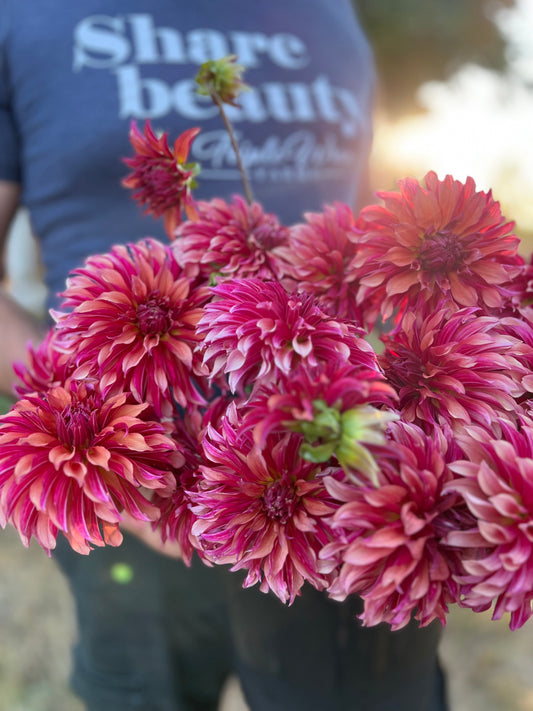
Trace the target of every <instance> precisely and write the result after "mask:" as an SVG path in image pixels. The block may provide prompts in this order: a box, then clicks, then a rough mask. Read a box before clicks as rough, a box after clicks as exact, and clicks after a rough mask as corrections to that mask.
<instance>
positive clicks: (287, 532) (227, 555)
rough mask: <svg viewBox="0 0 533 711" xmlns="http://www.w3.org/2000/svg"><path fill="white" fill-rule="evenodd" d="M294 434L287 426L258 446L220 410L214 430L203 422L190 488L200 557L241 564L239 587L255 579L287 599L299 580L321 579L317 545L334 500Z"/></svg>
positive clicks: (322, 582)
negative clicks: (196, 478)
mask: <svg viewBox="0 0 533 711" xmlns="http://www.w3.org/2000/svg"><path fill="white" fill-rule="evenodd" d="M299 442H300V438H299V436H298V435H294V434H292V435H290V434H289V435H284V436H282V437H273V438H270V440H269V443H268V446H267V447H265V448H264V449H259V448H258V447H256V446H254V443H253V439H252V436H251V433H250V432H249V431H248V432H242V430H241V431H239V430H235V429H234V428H233V426H232V425H231V424H230V422H229V420H228V418H225V419H223V420H222V423H221V424H220V426H219V430H215V429H214V428H213V427H208V429H207V433H206V437H205V439H204V457H205V464H204V465H202V466H201V467H200V470H201V473H202V477H203V478H202V480H201V481H200V482H199V483H198V488H197V492H196V493H193V494H192V498H193V501H194V502H195V504H194V506H193V513H194V514H195V516H197V518H198V521H197V522H196V523H195V524H194V526H193V529H192V530H193V533H194V534H195V535H196V536H197V537H198V539H199V541H200V544H201V545H202V548H203V551H204V553H205V555H206V557H207V558H208V559H211V560H213V561H214V562H216V563H221V564H224V563H226V564H230V565H231V566H232V570H234V571H235V570H241V569H245V570H247V571H248V575H247V577H246V579H245V582H244V586H245V587H250V586H251V585H254V584H256V583H260V589H261V590H262V591H263V592H267V591H268V590H272V591H273V592H274V593H275V594H276V595H277V596H278V597H279V598H280V600H282V601H283V602H287V601H289V602H293V601H294V598H295V597H296V596H297V595H298V594H299V592H300V589H301V587H302V585H303V584H304V582H305V581H308V582H309V583H311V584H312V585H313V586H315V587H316V588H318V589H322V588H324V587H326V585H327V584H328V581H329V579H330V576H329V573H330V571H331V566H330V565H329V563H327V562H322V561H320V560H319V559H318V551H319V550H320V549H321V548H322V547H323V546H324V545H325V544H326V543H327V542H328V541H329V540H330V529H329V526H328V524H327V523H326V517H327V516H328V515H331V514H332V513H333V511H334V505H333V501H332V499H331V497H330V496H329V494H328V493H327V492H326V490H325V488H324V485H323V481H322V477H321V476H320V475H321V474H322V473H323V467H321V466H320V465H317V464H314V463H312V462H306V461H304V460H303V459H301V458H300V457H299V456H298V454H297V452H298V448H299Z"/></svg>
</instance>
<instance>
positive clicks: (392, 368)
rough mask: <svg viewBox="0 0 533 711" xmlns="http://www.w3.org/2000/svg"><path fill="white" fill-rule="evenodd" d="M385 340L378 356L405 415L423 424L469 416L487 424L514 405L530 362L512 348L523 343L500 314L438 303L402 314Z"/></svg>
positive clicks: (457, 421) (466, 420) (518, 348)
mask: <svg viewBox="0 0 533 711" xmlns="http://www.w3.org/2000/svg"><path fill="white" fill-rule="evenodd" d="M383 340H384V342H385V345H386V349H385V351H384V353H383V354H381V355H380V356H379V358H378V360H379V362H380V364H381V366H382V368H383V370H384V372H385V376H386V378H387V380H388V382H389V383H390V384H391V385H392V386H393V387H394V389H395V390H396V392H397V393H398V397H399V410H400V411H401V414H402V417H403V418H405V419H406V420H407V421H409V422H415V423H416V424H419V425H420V426H421V427H422V428H424V429H426V430H431V428H432V426H433V425H434V424H441V425H444V424H446V423H448V424H449V425H451V426H452V427H453V426H454V425H460V426H462V425H463V424H465V423H470V422H477V423H479V424H481V425H483V426H484V427H486V428H488V429H490V428H491V425H492V423H493V422H494V420H495V419H496V418H497V417H498V416H505V413H508V416H509V417H512V416H514V413H515V412H517V411H518V410H519V407H518V405H517V402H516V399H517V398H519V397H520V396H521V395H523V394H524V392H525V385H524V384H523V383H522V380H523V378H524V377H525V376H526V375H527V374H528V368H527V366H526V365H525V364H524V363H523V362H521V360H519V359H518V357H517V356H518V355H519V354H521V353H522V352H523V351H524V349H525V348H527V346H526V345H525V344H524V343H522V342H521V341H520V340H519V339H518V338H517V337H514V336H512V335H509V334H508V333H506V332H505V330H504V329H503V328H502V327H501V323H500V320H499V319H497V318H495V317H492V316H481V315H480V314H479V310H478V309H460V310H459V311H456V312H450V311H449V310H447V308H445V305H441V306H440V308H437V310H436V312H435V313H434V314H432V315H431V316H427V317H425V316H424V314H415V313H412V312H409V313H407V314H405V316H404V318H403V321H402V330H400V331H396V332H395V333H394V334H393V335H391V336H388V337H385V338H383Z"/></svg>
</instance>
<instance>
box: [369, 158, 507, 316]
mask: <svg viewBox="0 0 533 711" xmlns="http://www.w3.org/2000/svg"><path fill="white" fill-rule="evenodd" d="M399 185H400V192H399V193H394V192H382V193H378V195H379V197H381V198H382V200H383V201H384V203H385V204H384V206H379V205H373V206H369V207H367V208H364V209H363V210H362V212H361V215H360V220H359V223H358V229H359V230H360V231H361V237H360V244H359V250H358V255H357V257H356V265H357V267H358V268H359V273H360V275H361V285H362V293H361V298H363V299H364V298H370V299H371V300H372V301H376V300H377V301H378V302H380V303H381V313H382V315H383V316H384V317H385V318H388V317H390V316H391V314H392V313H393V310H394V309H396V308H398V309H400V311H401V312H403V311H404V310H405V309H408V308H418V307H420V306H421V304H423V303H424V302H430V306H431V305H432V304H435V303H437V302H439V301H441V300H442V299H443V298H444V299H448V300H450V301H451V302H452V303H454V304H456V305H457V306H458V307H462V306H481V307H483V308H489V309H490V308H499V307H501V306H502V304H503V303H504V301H505V299H506V297H507V290H506V288H505V282H508V281H509V280H510V279H512V278H513V277H514V276H515V275H516V274H517V273H518V271H519V267H520V262H521V260H520V258H519V257H518V256H517V253H516V250H517V247H518V242H519V240H518V238H517V237H516V236H515V235H514V234H513V233H512V229H513V223H510V222H507V221H506V220H505V218H504V217H503V216H502V213H501V210H500V205H499V203H498V202H495V201H494V200H493V198H492V194H491V193H490V192H489V193H484V192H477V191H476V189H475V183H474V181H473V180H472V178H467V180H466V182H465V183H464V184H463V183H461V182H459V181H457V180H453V178H452V177H451V176H450V175H448V176H446V178H445V179H444V180H439V179H438V178H437V175H436V174H435V173H433V172H430V173H428V174H427V175H426V177H425V179H424V184H420V183H418V182H417V181H416V180H414V179H412V178H406V179H405V180H402V181H400V183H399Z"/></svg>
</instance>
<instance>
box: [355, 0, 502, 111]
mask: <svg viewBox="0 0 533 711" xmlns="http://www.w3.org/2000/svg"><path fill="white" fill-rule="evenodd" d="M352 2H353V5H354V7H355V9H356V11H357V12H358V15H359V17H360V20H361V24H362V26H363V27H364V29H365V31H366V34H367V36H368V38H369V40H370V43H371V45H372V47H373V49H374V54H375V58H376V64H377V68H378V74H379V77H380V80H381V84H382V88H383V100H384V103H385V105H386V108H387V109H388V110H389V111H390V112H391V113H393V114H399V113H403V112H405V111H410V110H412V109H413V108H415V107H416V98H415V94H416V90H417V88H418V87H419V86H420V84H422V83H423V82H425V81H428V80H431V79H436V80H444V79H446V78H447V77H449V76H450V74H452V73H453V72H454V71H455V70H456V69H458V68H459V67H460V66H461V65H462V64H465V63H467V62H475V63H477V64H481V65H482V66H486V67H489V68H493V69H501V68H503V67H504V66H505V52H504V49H505V47H504V42H503V40H502V37H501V35H500V33H499V31H498V28H497V27H496V25H495V24H494V22H493V20H492V17H493V16H494V12H495V11H496V10H497V9H498V8H501V7H512V6H514V5H515V2H514V0H424V1H421V0H352Z"/></svg>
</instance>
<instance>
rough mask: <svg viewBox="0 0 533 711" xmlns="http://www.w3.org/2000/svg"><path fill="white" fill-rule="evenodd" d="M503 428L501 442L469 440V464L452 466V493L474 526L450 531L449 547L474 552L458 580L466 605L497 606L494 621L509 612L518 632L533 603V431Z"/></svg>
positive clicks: (477, 607) (465, 444)
mask: <svg viewBox="0 0 533 711" xmlns="http://www.w3.org/2000/svg"><path fill="white" fill-rule="evenodd" d="M499 424H500V427H501V431H502V436H501V438H500V439H496V438H491V437H490V436H488V435H487V433H486V432H481V433H479V434H478V437H477V438H476V439H472V440H471V442H469V441H468V440H467V439H466V438H465V441H463V442H462V443H461V444H462V446H463V448H464V449H465V451H466V454H467V455H468V457H469V461H467V460H463V461H457V462H454V463H453V464H451V469H452V470H453V471H454V472H455V473H456V474H457V475H458V476H459V479H457V480H454V481H453V482H451V483H450V484H449V485H448V489H449V490H450V491H453V492H459V493H460V494H461V495H462V496H463V498H464V500H465V502H466V505H467V506H468V508H469V510H470V512H471V513H472V514H473V516H474V517H475V520H476V523H475V525H474V526H472V527H471V529H470V530H467V531H452V532H450V533H449V534H448V543H449V544H450V545H454V546H457V547H458V548H459V549H466V550H467V551H468V550H469V549H472V550H473V555H471V559H470V560H465V561H464V568H465V571H466V573H465V574H464V575H462V576H459V577H458V581H459V582H460V583H461V594H462V604H464V605H465V606H468V607H472V608H473V609H475V610H483V609H487V608H489V607H490V606H491V605H492V604H493V603H495V605H494V610H493V615H492V617H493V619H500V618H501V617H502V616H503V615H504V614H505V613H507V612H508V613H510V627H511V629H517V628H518V627H521V626H522V625H523V624H524V623H525V622H526V621H527V620H528V619H529V618H530V617H531V615H532V604H533V427H532V423H531V422H527V423H526V422H524V424H523V426H521V427H515V426H513V425H511V424H510V423H508V422H505V421H500V423H499Z"/></svg>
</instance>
